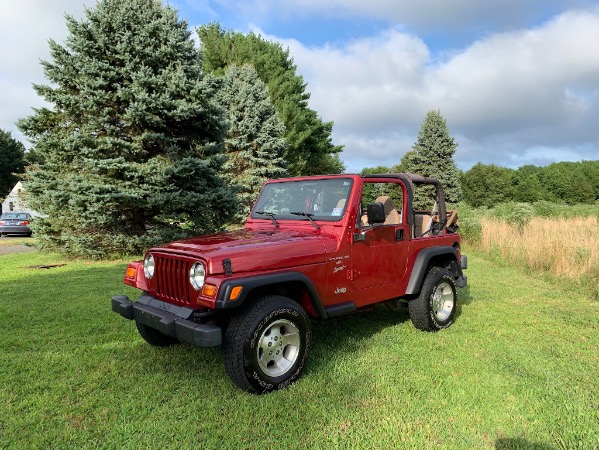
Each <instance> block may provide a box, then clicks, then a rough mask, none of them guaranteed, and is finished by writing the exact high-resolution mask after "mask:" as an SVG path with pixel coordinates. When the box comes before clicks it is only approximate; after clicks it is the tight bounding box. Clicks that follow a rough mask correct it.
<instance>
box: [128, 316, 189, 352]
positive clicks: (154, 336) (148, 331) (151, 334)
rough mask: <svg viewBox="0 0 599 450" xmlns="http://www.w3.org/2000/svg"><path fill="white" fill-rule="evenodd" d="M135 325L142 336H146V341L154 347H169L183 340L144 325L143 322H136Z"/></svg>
mask: <svg viewBox="0 0 599 450" xmlns="http://www.w3.org/2000/svg"><path fill="white" fill-rule="evenodd" d="M135 326H136V327H137V331H139V334H140V335H141V337H142V338H144V341H146V342H147V343H148V344H150V345H153V346H154V347H168V346H170V345H173V344H178V343H180V342H181V341H179V339H177V338H174V337H171V336H167V335H166V334H162V333H161V332H160V331H158V330H156V329H155V328H152V327H149V326H147V325H144V324H143V323H139V322H135Z"/></svg>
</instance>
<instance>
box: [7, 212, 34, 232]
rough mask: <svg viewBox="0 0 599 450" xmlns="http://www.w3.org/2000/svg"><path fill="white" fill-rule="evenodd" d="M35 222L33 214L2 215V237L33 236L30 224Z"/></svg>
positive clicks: (12, 213)
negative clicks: (11, 235) (10, 235)
mask: <svg viewBox="0 0 599 450" xmlns="http://www.w3.org/2000/svg"><path fill="white" fill-rule="evenodd" d="M32 220H33V217H31V214H29V213H25V212H7V213H3V214H2V215H0V237H2V236H7V235H9V234H13V235H22V236H31V234H32V232H31V228H29V224H30V223H31V221H32Z"/></svg>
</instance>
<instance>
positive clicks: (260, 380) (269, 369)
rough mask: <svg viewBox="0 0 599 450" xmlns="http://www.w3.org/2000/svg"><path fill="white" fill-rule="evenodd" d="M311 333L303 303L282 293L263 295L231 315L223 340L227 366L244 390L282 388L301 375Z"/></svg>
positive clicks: (254, 391) (232, 376)
mask: <svg viewBox="0 0 599 450" xmlns="http://www.w3.org/2000/svg"><path fill="white" fill-rule="evenodd" d="M310 337H311V332H310V323H309V321H308V316H307V315H306V312H305V311H304V310H303V308H302V307H301V306H300V305H298V304H297V303H296V302H294V301H293V300H291V299H289V298H287V297H283V296H280V295H268V296H265V297H261V298H259V299H257V300H256V301H254V302H252V303H251V304H250V305H249V306H248V307H246V308H244V309H242V310H241V311H239V312H238V313H237V314H236V315H235V316H233V317H232V318H231V322H230V323H229V326H228V327H227V331H226V333H225V337H224V342H223V356H224V363H225V370H226V371H227V374H228V375H229V377H230V378H231V380H232V381H233V382H234V383H235V384H236V385H237V386H238V387H240V388H241V389H243V390H244V391H247V392H251V393H253V394H259V393H265V392H270V391H274V390H277V389H282V388H284V387H286V386H288V385H289V384H291V383H293V382H294V381H296V380H297V379H298V378H299V376H300V374H301V371H302V369H303V367H304V364H305V363H306V360H307V358H308V353H309V349H310Z"/></svg>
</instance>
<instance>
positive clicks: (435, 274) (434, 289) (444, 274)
mask: <svg viewBox="0 0 599 450" xmlns="http://www.w3.org/2000/svg"><path fill="white" fill-rule="evenodd" d="M457 300H458V297H457V292H456V287H455V281H454V279H453V276H452V274H451V272H450V271H448V270H445V269H442V268H440V267H433V268H432V269H431V270H430V271H429V272H428V274H427V275H426V278H425V280H424V283H423V285H422V289H421V290H420V295H419V296H418V297H417V298H415V299H414V300H410V301H409V302H408V311H409V313H410V319H411V320H412V323H413V324H414V326H415V327H416V328H418V329H419V330H423V331H438V330H442V329H443V328H447V327H449V326H450V325H451V324H452V323H453V321H454V319H455V313H456V309H457V304H458V301H457Z"/></svg>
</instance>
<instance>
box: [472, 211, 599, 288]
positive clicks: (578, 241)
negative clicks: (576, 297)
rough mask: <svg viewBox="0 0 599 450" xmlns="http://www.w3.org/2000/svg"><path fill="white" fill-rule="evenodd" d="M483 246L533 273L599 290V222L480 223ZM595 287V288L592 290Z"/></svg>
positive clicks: (589, 219)
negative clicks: (576, 282)
mask: <svg viewBox="0 0 599 450" xmlns="http://www.w3.org/2000/svg"><path fill="white" fill-rule="evenodd" d="M481 225H482V234H481V241H480V246H481V247H482V249H484V250H486V251H490V252H493V253H495V252H497V253H499V255H501V257H502V258H504V259H506V260H508V261H511V262H513V263H516V264H519V265H525V266H527V267H530V268H532V269H534V270H538V271H543V272H548V273H551V274H553V275H555V276H558V277H567V278H569V279H572V280H576V281H582V282H584V283H585V284H589V283H590V285H591V287H592V288H593V289H594V290H595V291H596V292H597V290H598V289H599V219H598V218H597V217H575V218H558V217H554V218H544V217H534V218H532V219H530V221H528V222H527V223H526V224H524V225H516V224H514V225H511V224H509V223H507V222H506V221H503V220H500V219H493V218H483V219H481ZM593 284H594V287H593Z"/></svg>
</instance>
